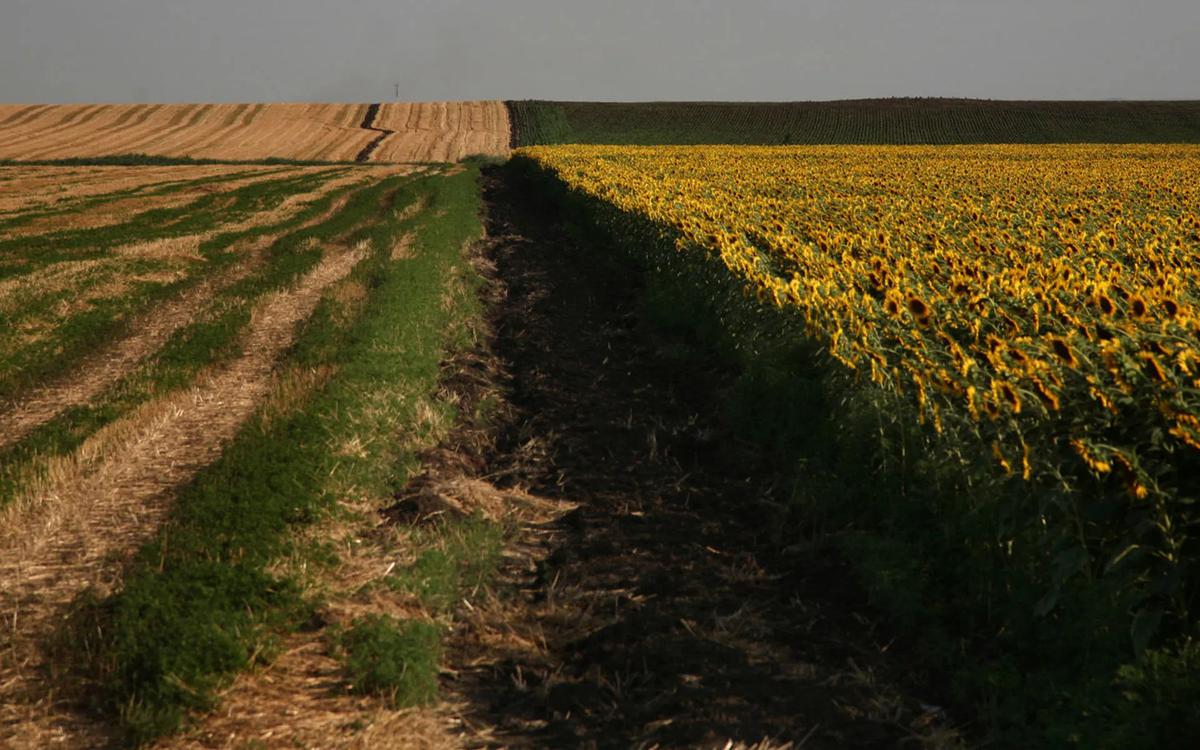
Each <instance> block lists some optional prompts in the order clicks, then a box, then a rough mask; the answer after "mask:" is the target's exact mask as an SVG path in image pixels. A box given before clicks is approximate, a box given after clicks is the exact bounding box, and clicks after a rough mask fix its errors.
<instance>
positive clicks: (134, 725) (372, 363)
mask: <svg viewBox="0 0 1200 750" xmlns="http://www.w3.org/2000/svg"><path fill="white" fill-rule="evenodd" d="M477 176H478V174H477V172H476V170H474V169H468V170H466V171H464V172H462V173H460V174H458V175H455V176H452V177H446V178H439V177H425V178H420V179H418V180H415V181H413V182H411V183H409V184H407V185H405V186H403V187H402V188H401V189H400V192H399V194H398V195H397V196H395V198H394V200H393V204H394V205H401V204H408V203H410V202H411V199H412V198H415V197H416V196H418V195H419V194H420V193H421V192H422V191H424V192H427V193H428V194H429V196H430V201H431V202H430V206H429V210H428V211H426V212H424V213H422V214H420V215H419V216H418V218H416V219H414V220H413V221H414V222H416V225H417V236H418V240H417V244H418V246H419V251H418V252H417V253H416V255H415V257H414V258H412V259H408V260H402V261H392V260H391V259H390V247H391V243H392V242H393V241H394V240H395V238H396V237H397V235H398V232H399V231H400V230H401V229H402V227H403V224H397V223H396V222H394V221H385V222H383V223H380V224H377V225H375V226H370V227H367V228H365V229H364V230H363V233H364V234H363V237H362V238H363V239H368V240H369V241H371V243H372V246H373V248H374V250H375V254H374V255H373V256H372V258H370V259H368V260H366V261H364V262H363V263H362V264H360V266H359V268H357V269H356V271H355V273H354V277H355V278H358V279H360V280H362V281H363V282H364V283H365V284H366V286H367V288H368V289H369V290H370V296H369V298H368V299H367V301H366V303H365V307H364V308H363V310H362V312H361V316H360V317H359V318H358V320H357V322H355V323H352V324H350V325H345V324H344V321H343V316H342V315H341V314H340V313H341V311H340V310H339V309H338V308H337V306H336V305H334V304H333V303H332V302H327V303H325V304H323V305H322V306H321V307H320V308H318V310H317V312H316V313H315V314H314V317H313V318H312V319H311V320H310V321H309V323H308V324H307V325H306V326H305V327H304V329H303V331H302V332H301V334H300V338H299V340H298V341H297V344H296V345H295V346H294V347H293V349H292V351H291V353H290V356H289V359H290V362H291V364H293V365H297V366H311V365H314V364H322V365H330V366H333V367H335V368H336V374H335V375H334V377H333V378H332V379H331V380H330V381H329V382H328V383H327V384H326V385H325V386H324V387H323V388H321V389H320V390H318V391H317V392H316V393H314V394H312V395H311V396H310V397H309V401H308V403H306V404H304V405H303V408H297V409H296V410H295V411H292V412H290V413H289V414H285V415H281V416H278V417H276V418H274V419H271V420H262V419H251V420H249V421H248V422H247V423H246V425H244V426H243V428H242V430H241V431H240V433H239V434H238V436H237V437H236V438H235V439H234V441H233V442H232V443H231V444H230V445H229V446H228V447H227V448H226V450H225V452H224V453H223V455H222V457H221V458H220V459H219V460H218V461H217V462H216V463H214V464H213V465H212V466H210V467H208V468H207V469H205V470H204V471H202V472H200V473H199V474H198V475H197V476H196V477H195V479H194V481H193V482H192V483H191V484H190V485H188V486H187V487H185V488H184V489H182V490H181V491H180V493H179V496H178V498H177V501H176V503H175V505H174V509H173V512H172V514H171V517H170V519H169V521H168V523H167V524H166V525H165V526H164V527H163V528H162V529H161V530H160V532H159V533H158V535H157V536H156V538H155V539H154V540H153V541H152V542H151V543H149V544H147V545H146V546H145V547H144V548H143V549H142V550H141V552H140V553H139V554H138V556H137V558H136V560H135V562H134V563H133V564H132V565H131V567H130V569H129V570H128V572H127V575H126V577H125V587H124V589H123V590H122V591H121V592H120V593H118V594H116V595H115V596H112V597H109V598H107V599H105V600H103V601H100V602H96V603H95V604H94V605H93V606H91V607H85V608H84V610H83V611H84V612H86V613H89V615H88V616H83V615H81V616H80V617H79V618H76V620H75V623H76V626H77V627H78V628H79V629H78V631H77V632H79V633H80V634H81V636H80V638H81V639H82V641H77V643H79V645H80V646H83V648H82V649H78V650H80V651H82V652H87V653H90V654H91V655H92V656H93V657H94V660H93V665H94V667H95V668H97V669H99V680H100V682H101V684H102V685H103V686H104V691H103V703H104V705H105V706H106V707H107V708H109V709H110V710H114V711H115V712H116V713H117V715H118V717H119V721H120V725H121V727H122V728H123V730H124V732H125V736H126V739H127V740H128V741H129V742H130V743H133V744H137V743H141V742H145V741H148V740H150V739H152V738H154V737H156V736H160V735H162V734H165V733H168V732H171V731H173V730H175V729H177V728H178V727H179V726H180V725H181V724H182V723H183V721H184V719H185V717H186V715H187V713H188V711H190V710H195V709H205V708H209V707H211V706H212V705H213V701H214V695H215V691H216V690H217V689H219V687H220V686H221V685H223V684H225V682H226V681H227V680H228V679H229V677H230V676H231V675H232V674H233V673H235V672H236V671H238V670H241V669H245V668H246V667H248V666H249V665H250V664H251V663H252V662H253V661H254V659H255V658H256V655H257V654H261V653H262V649H264V648H266V647H267V646H268V645H269V643H270V640H271V637H272V636H273V635H278V634H280V633H282V632H286V631H288V630H289V629H292V628H295V627H296V626H297V625H298V624H299V623H301V622H302V621H304V619H305V618H306V617H307V616H308V615H309V614H310V613H311V607H312V603H311V602H306V601H305V600H304V597H303V596H302V595H301V593H300V591H299V588H298V587H297V586H296V585H295V584H294V583H293V582H290V581H287V580H281V579H278V578H276V577H275V576H273V575H271V573H269V572H268V570H267V566H268V565H269V563H270V562H271V561H272V560H273V559H276V558H277V557H279V556H280V555H282V554H284V553H286V552H287V551H288V549H289V545H290V544H292V542H291V539H292V535H291V534H290V531H291V530H293V529H294V528H295V527H297V526H300V525H303V524H307V523H310V522H312V521H314V520H315V519H318V518H320V517H321V516H322V515H323V514H325V513H326V512H328V511H329V510H330V509H331V508H332V507H333V506H334V501H335V499H336V494H335V493H333V492H331V491H330V489H329V487H330V481H331V480H330V477H331V476H332V475H334V474H337V475H338V476H339V477H340V478H341V479H340V481H347V478H349V481H354V482H356V483H357V485H358V486H359V487H361V488H367V489H369V490H370V489H373V490H376V491H383V492H386V490H387V489H388V488H391V487H395V486H398V485H399V484H400V483H402V482H403V480H404V477H403V476H402V474H403V467H404V466H407V465H411V459H410V460H404V457H403V456H401V455H399V453H400V452H402V451H403V448H400V447H398V446H400V445H402V441H400V440H395V439H389V436H390V437H392V438H394V437H396V436H398V435H401V434H403V432H404V430H405V429H407V428H408V427H409V426H411V425H413V424H415V423H416V421H417V414H416V409H415V406H416V403H417V398H416V397H417V396H418V395H420V394H428V393H431V392H433V391H434V389H435V388H436V384H437V380H438V375H439V363H440V361H441V358H442V353H443V351H444V349H445V348H446V347H447V346H448V345H452V344H454V343H456V342H454V341H448V340H447V333H446V331H447V330H451V331H454V330H460V329H459V327H457V326H455V325H453V323H454V322H455V320H456V319H460V318H461V317H463V316H469V315H474V314H476V313H477V305H476V304H467V305H445V304H443V300H444V299H445V293H446V281H447V279H448V278H449V277H450V274H451V273H462V272H463V270H462V269H463V267H464V266H465V263H466V261H465V260H464V259H463V257H462V254H461V248H462V247H463V245H464V243H465V242H466V241H467V240H469V239H470V238H472V237H474V236H476V235H477V234H478V231H479V219H478V201H479V197H478V188H477V185H476V180H477ZM443 212H444V213H443ZM439 213H441V215H440V216H439V215H438V214H439ZM389 215H390V214H389ZM372 424H375V425H376V426H377V427H378V428H379V429H381V430H382V429H386V430H387V432H385V433H381V434H375V435H371V437H373V438H374V439H373V440H371V441H369V445H370V446H371V447H370V448H369V450H368V451H367V455H365V456H363V455H360V456H354V457H347V456H345V455H339V454H338V452H337V451H336V450H335V446H337V445H340V444H341V443H342V442H343V441H345V440H347V439H350V438H352V437H354V436H355V435H358V434H361V432H360V431H361V430H363V429H364V428H366V427H370V426H372ZM82 634H88V635H86V636H85V635H82Z"/></svg>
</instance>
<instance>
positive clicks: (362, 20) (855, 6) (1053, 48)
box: [0, 0, 1200, 102]
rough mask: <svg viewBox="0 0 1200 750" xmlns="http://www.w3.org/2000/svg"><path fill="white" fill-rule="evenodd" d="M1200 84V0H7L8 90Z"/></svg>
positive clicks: (457, 93)
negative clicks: (396, 83) (398, 86)
mask: <svg viewBox="0 0 1200 750" xmlns="http://www.w3.org/2000/svg"><path fill="white" fill-rule="evenodd" d="M394 82H399V83H400V84H401V98H403V99H409V100H428V99H509V98H512V99H526V98H544V99H583V100H591V99H599V100H645V99H689V100H691V99H697V100H699V99H710V100H725V99H728V100H737V99H741V100H795V99H843V98H859V97H876V96H968V97H984V98H995V99H1107V98H1125V99H1151V98H1157V99H1172V98H1173V99H1200V1H1198V0H1140V1H1139V0H792V1H791V2H787V1H785V0H740V1H739V2H734V1H733V0H729V1H722V2H718V1H717V0H490V1H489V0H341V2H338V1H337V0H0V101H3V102H93V101H104V102H107V101H118V102H145V101H161V102H175V101H218V102H225V101H378V100H384V99H390V98H392V95H393V89H392V84H393V83H394Z"/></svg>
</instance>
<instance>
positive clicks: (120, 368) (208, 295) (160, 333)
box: [0, 180, 349, 449]
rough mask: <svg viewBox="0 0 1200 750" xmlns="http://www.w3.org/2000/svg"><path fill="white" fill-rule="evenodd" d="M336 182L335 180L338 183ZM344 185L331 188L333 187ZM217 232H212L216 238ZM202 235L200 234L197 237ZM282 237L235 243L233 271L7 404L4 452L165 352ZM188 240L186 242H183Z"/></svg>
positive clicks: (0, 430)
mask: <svg viewBox="0 0 1200 750" xmlns="http://www.w3.org/2000/svg"><path fill="white" fill-rule="evenodd" d="M334 182H335V183H337V181H336V180H335V181H334ZM341 186H343V184H342V183H338V184H334V185H332V189H337V188H338V187H341ZM329 191H330V186H329V185H325V186H322V187H321V188H320V189H318V191H316V192H315V193H314V194H309V195H306V196H303V197H306V198H309V199H312V197H313V195H315V196H316V198H317V199H319V198H320V197H321V196H322V195H325V194H326V193H327V192H329ZM347 201H349V194H347V195H343V196H341V197H339V198H338V199H337V200H335V201H334V202H333V204H332V205H331V206H330V207H329V208H328V209H327V210H326V211H323V212H322V213H321V214H320V215H319V216H317V217H314V218H313V219H310V220H308V221H305V222H304V223H303V224H301V225H299V226H297V227H292V228H289V229H288V230H287V232H288V233H290V232H295V231H299V230H303V229H305V228H307V227H311V226H315V225H317V224H320V223H322V222H324V221H327V220H328V219H329V218H330V217H332V216H333V215H334V214H336V213H337V212H338V211H340V210H341V209H342V207H344V206H345V205H346V203H347ZM217 231H218V230H214V231H213V232H210V233H209V234H215V233H216V232H217ZM198 236H199V235H198ZM281 236H282V234H270V235H264V236H260V237H257V238H255V239H253V240H251V241H249V242H243V243H241V244H237V245H234V246H233V247H232V248H230V249H229V250H228V252H238V253H240V254H242V255H243V256H244V257H243V258H242V259H239V260H238V261H237V262H236V264H235V265H234V267H233V268H230V269H228V270H226V271H223V272H221V273H220V274H219V275H217V276H216V277H213V278H208V279H205V280H203V281H201V282H200V283H199V284H197V285H196V286H194V287H192V288H190V289H187V290H185V291H184V292H183V293H182V294H180V295H179V296H177V297H175V298H172V299H170V300H168V301H166V302H163V303H161V304H159V305H157V306H156V307H154V308H152V309H151V310H149V311H147V312H146V313H144V314H142V315H139V316H138V317H137V318H136V319H134V320H133V321H132V322H131V323H130V324H129V327H128V328H129V331H130V332H131V333H130V334H129V335H127V336H125V337H123V338H120V339H117V340H116V341H113V342H112V343H110V344H108V345H107V346H106V347H105V348H104V349H103V350H102V351H100V352H98V353H96V354H94V355H92V356H90V357H88V358H87V359H86V360H84V361H83V362H82V363H80V364H79V365H78V366H76V367H74V368H72V370H71V371H70V372H69V373H67V374H66V375H64V376H63V377H61V378H58V379H56V380H54V381H52V382H50V383H47V384H45V385H42V386H40V387H38V388H36V389H35V390H33V391H31V392H29V393H28V394H26V395H25V396H23V397H21V398H20V399H19V400H17V401H14V402H11V403H8V404H5V405H4V411H3V412H0V449H3V448H7V447H8V446H10V445H13V444H15V443H17V442H19V441H20V440H21V439H23V438H24V437H26V436H27V435H29V433H31V432H33V431H34V430H36V429H37V428H38V427H40V426H42V425H43V424H45V423H47V422H49V421H50V420H52V419H54V418H55V417H57V416H58V415H59V414H62V413H63V412H64V411H66V410H68V409H70V408H72V407H75V406H81V405H83V404H86V403H88V402H90V401H91V400H92V399H94V398H96V397H97V396H98V395H100V394H101V393H102V392H103V391H104V390H105V389H107V388H109V387H111V386H112V385H114V384H116V383H117V382H118V381H119V380H120V379H121V378H123V377H125V376H126V375H127V374H129V372H130V371H131V370H132V369H133V368H134V367H136V366H137V365H138V364H139V363H141V362H142V361H143V360H145V359H146V358H147V357H149V356H150V355H152V354H153V353H154V352H156V351H158V350H159V349H161V348H162V346H163V345H164V344H166V342H167V340H168V339H169V338H170V337H171V336H172V335H174V333H175V332H176V331H178V330H180V329H181V328H183V327H184V326H186V325H188V324H189V323H191V322H192V321H193V320H194V319H195V317H196V315H197V314H198V313H200V312H201V311H202V310H203V309H204V308H205V307H206V306H207V305H208V304H209V303H210V302H211V301H212V300H213V299H214V298H215V296H216V295H217V294H218V293H219V292H220V291H221V290H222V289H226V288H228V287H230V286H232V285H233V284H235V283H237V282H238V281H240V280H241V279H244V278H246V277H247V276H249V275H250V274H251V273H252V272H253V271H254V270H255V269H256V268H258V267H260V266H261V265H262V263H263V260H264V258H263V253H264V252H265V251H266V250H267V248H269V247H270V246H271V243H273V242H274V241H275V240H277V239H279V237H281ZM181 239H188V238H186V237H185V238H181Z"/></svg>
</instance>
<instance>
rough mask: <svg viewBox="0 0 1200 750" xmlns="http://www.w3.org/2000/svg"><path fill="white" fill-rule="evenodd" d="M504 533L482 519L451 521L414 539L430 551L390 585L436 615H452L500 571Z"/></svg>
mask: <svg viewBox="0 0 1200 750" xmlns="http://www.w3.org/2000/svg"><path fill="white" fill-rule="evenodd" d="M503 539H504V534H503V529H502V528H501V527H500V526H498V525H497V524H494V523H492V522H490V521H488V520H486V519H484V518H482V517H474V518H470V519H466V520H463V521H448V522H444V523H441V524H439V525H437V526H435V527H434V528H433V529H431V530H429V531H426V532H425V533H424V534H418V535H417V537H416V538H414V539H413V541H412V543H413V545H414V546H416V547H418V548H420V547H426V549H425V550H424V551H423V552H422V553H421V554H420V556H419V557H418V558H417V561H416V562H415V563H413V564H412V565H411V566H409V567H408V568H405V569H402V570H399V571H397V572H395V573H393V574H392V576H391V577H390V578H389V585H391V586H393V587H394V588H397V589H399V590H402V591H407V592H409V593H411V594H414V595H416V596H417V597H418V598H419V599H420V600H421V602H422V603H423V604H424V605H425V606H426V607H428V608H429V609H430V610H432V611H433V612H436V613H444V612H449V611H450V610H452V609H453V608H454V607H455V606H457V605H458V603H459V602H461V601H462V599H463V597H464V596H465V595H467V594H469V593H470V592H472V591H473V590H474V589H477V588H479V587H480V586H482V585H483V584H484V583H486V582H487V579H488V578H489V577H490V576H491V574H492V572H493V571H494V570H495V568H496V564H497V561H498V560H499V557H500V551H501V549H502V545H503Z"/></svg>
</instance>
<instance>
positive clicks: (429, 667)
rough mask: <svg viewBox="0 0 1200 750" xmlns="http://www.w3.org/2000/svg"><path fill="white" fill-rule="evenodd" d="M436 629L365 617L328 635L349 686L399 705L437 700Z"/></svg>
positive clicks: (425, 624) (438, 636) (418, 623)
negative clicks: (342, 629) (334, 633)
mask: <svg viewBox="0 0 1200 750" xmlns="http://www.w3.org/2000/svg"><path fill="white" fill-rule="evenodd" d="M440 641H441V632H440V629H439V628H438V627H437V626H436V625H434V624H433V623H429V622H421V621H417V620H409V621H400V620H396V619H395V618H392V617H389V616H387V615H367V616H365V617H360V618H357V619H355V620H354V622H353V623H352V624H351V625H350V627H349V628H347V629H346V630H344V631H342V632H341V633H338V634H336V635H335V636H334V644H333V645H334V649H335V651H336V652H337V654H338V655H339V656H340V657H341V659H342V661H343V664H344V668H345V672H346V677H347V679H348V681H349V683H350V689H351V690H352V691H354V692H356V693H361V694H364V695H377V696H382V697H385V698H387V699H388V700H389V701H390V702H391V703H392V705H394V706H396V707H398V708H400V707H407V706H423V705H427V704H429V703H432V702H433V701H434V700H436V699H437V673H438V658H439V653H440V648H439V645H440Z"/></svg>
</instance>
